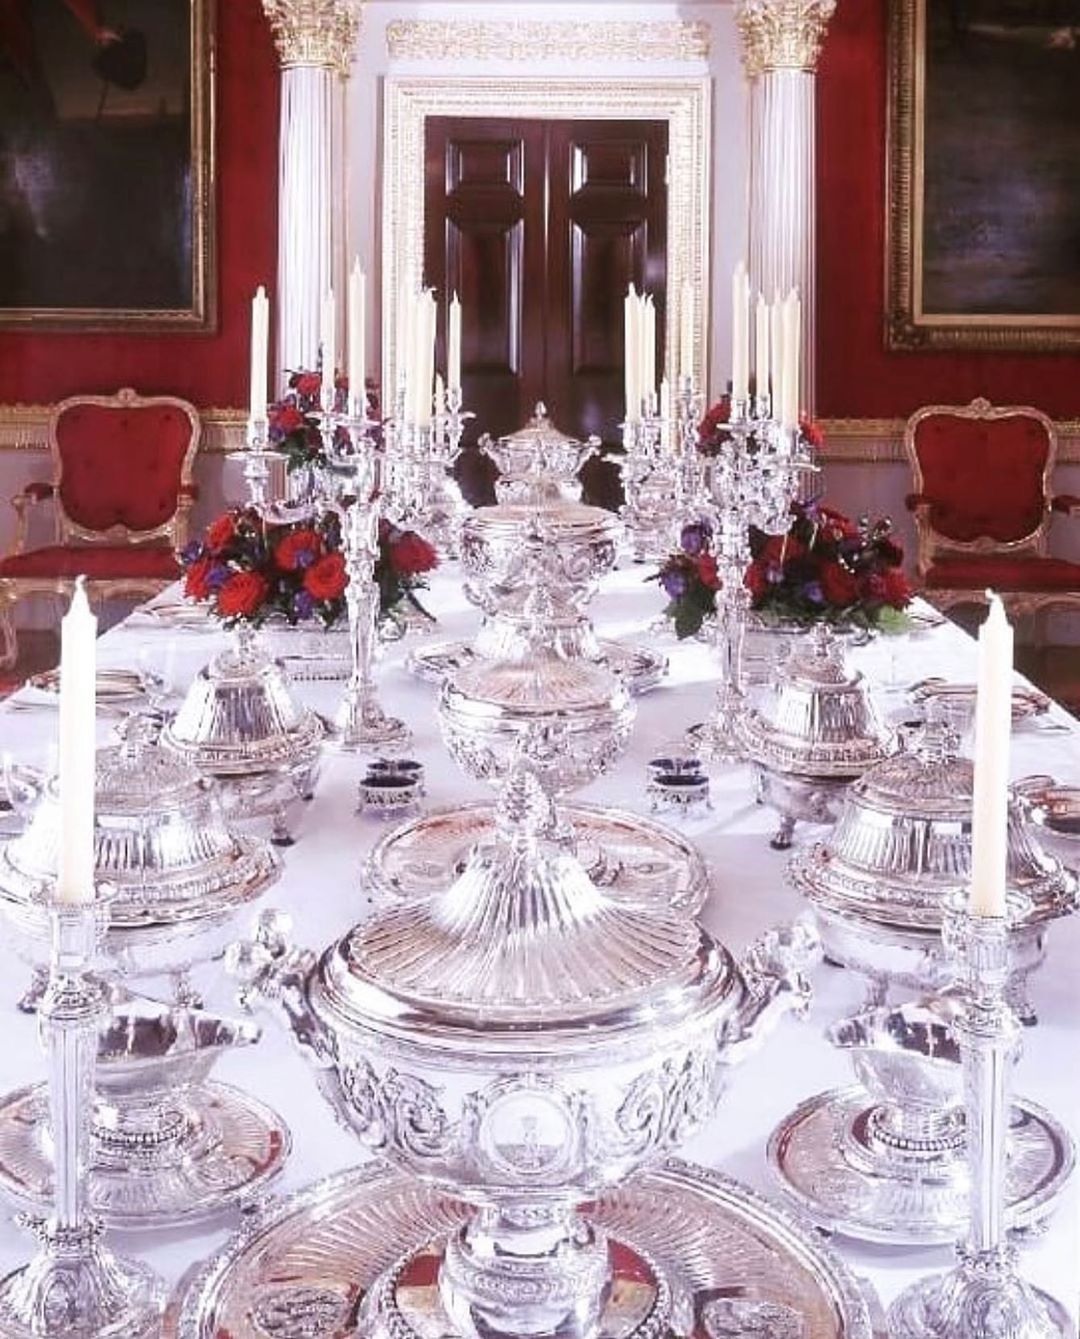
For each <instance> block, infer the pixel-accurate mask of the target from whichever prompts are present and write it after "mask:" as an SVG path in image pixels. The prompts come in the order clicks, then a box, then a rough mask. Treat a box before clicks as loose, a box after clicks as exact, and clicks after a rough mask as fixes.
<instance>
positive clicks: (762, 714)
mask: <svg viewBox="0 0 1080 1339" xmlns="http://www.w3.org/2000/svg"><path fill="white" fill-rule="evenodd" d="M742 729H743V738H744V741H745V744H746V747H747V751H748V752H749V754H750V757H751V758H752V759H753V760H754V761H755V762H757V763H760V764H761V765H762V766H764V767H767V768H770V769H773V770H775V771H778V772H786V773H795V774H797V775H799V776H812V777H833V776H835V777H854V776H858V775H859V774H860V773H862V772H864V771H865V770H866V769H867V768H868V767H870V766H871V765H872V764H874V763H876V762H879V761H880V760H881V759H882V758H884V757H885V756H886V755H887V754H888V753H889V751H890V749H891V747H892V742H893V741H892V735H891V733H890V732H889V730H888V729H887V728H886V727H885V726H884V725H883V724H882V722H881V720H880V718H879V717H878V714H877V711H876V709H875V707H874V704H873V700H872V699H871V697H870V693H869V691H868V688H867V684H866V681H865V679H864V678H863V676H862V674H861V673H859V672H858V671H856V672H855V673H851V672H849V670H848V669H847V667H846V666H845V664H844V657H843V654H842V651H841V649H840V646H839V643H838V642H837V640H836V638H835V637H833V636H832V634H831V632H830V631H829V629H828V628H827V627H826V626H825V624H823V623H819V624H817V625H816V626H815V627H814V629H813V630H812V632H811V635H810V636H809V637H806V638H803V639H801V640H800V642H799V644H798V645H797V646H796V647H795V648H794V649H793V650H792V652H791V654H790V655H789V656H788V658H787V660H786V661H785V663H784V665H783V666H782V668H781V670H780V676H779V681H778V683H777V688H776V692H775V694H774V695H773V697H772V699H771V700H770V701H769V703H768V704H767V705H766V706H765V707H764V708H762V709H760V710H756V711H752V712H750V713H748V714H747V716H746V719H745V721H744V723H743V727H742Z"/></svg>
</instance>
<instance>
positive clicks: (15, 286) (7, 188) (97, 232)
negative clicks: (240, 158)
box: [0, 0, 217, 334]
mask: <svg viewBox="0 0 1080 1339" xmlns="http://www.w3.org/2000/svg"><path fill="white" fill-rule="evenodd" d="M25 13H26V15H27V18H26V25H25V27H24V29H23V31H22V32H21V33H20V35H19V36H20V39H21V40H20V44H19V48H18V57H19V60H20V61H21V66H22V68H20V67H19V66H17V64H16V60H15V55H14V50H13V51H9V52H8V53H7V56H8V59H7V60H5V59H4V55H5V53H4V51H2V50H0V213H2V214H5V215H6V218H7V220H8V238H7V243H8V244H7V245H6V246H0V329H6V330H24V331H27V332H29V331H31V330H33V331H38V330H59V331H124V332H127V333H136V332H142V331H146V332H161V331H167V332H172V333H177V334H180V333H203V332H205V333H209V332H211V331H213V330H214V329H215V328H216V324H217V274H216V236H215V232H216V229H215V193H216V185H215V162H214V156H215V155H214V82H215V44H214V43H215V39H214V26H215V0H124V3H123V4H122V5H118V4H115V3H113V0H101V3H100V5H99V6H98V11H97V14H98V17H99V18H100V26H96V27H93V26H91V25H92V24H94V23H95V22H96V21H95V20H93V19H90V18H88V17H87V16H88V14H89V13H90V7H88V6H86V5H82V4H80V5H75V4H69V3H68V0H49V2H48V3H44V4H35V5H34V6H33V7H32V9H31V7H29V6H27V7H26V10H25ZM121 23H122V24H123V26H121ZM2 36H3V34H2V33H0V39H2ZM12 40H13V39H12ZM5 77H6V79H7V83H6V84H5V82H4V80H5ZM12 220H14V222H12Z"/></svg>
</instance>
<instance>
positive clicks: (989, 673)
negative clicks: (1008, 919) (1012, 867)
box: [971, 591, 1013, 916]
mask: <svg viewBox="0 0 1080 1339" xmlns="http://www.w3.org/2000/svg"><path fill="white" fill-rule="evenodd" d="M987 598H988V599H989V602H990V609H989V612H988V613H987V616H986V621H985V622H984V623H983V625H982V627H981V628H980V629H979V678H978V694H977V697H976V701H975V781H974V796H973V801H972V814H971V911H972V914H973V915H975V916H1004V915H1005V857H1006V851H1007V847H1008V819H1009V749H1010V745H1011V743H1012V670H1013V630H1012V626H1011V625H1010V623H1009V620H1008V619H1007V618H1006V617H1005V606H1004V605H1003V604H1002V603H1001V600H1000V598H999V597H998V596H997V595H995V594H994V593H993V592H992V591H987Z"/></svg>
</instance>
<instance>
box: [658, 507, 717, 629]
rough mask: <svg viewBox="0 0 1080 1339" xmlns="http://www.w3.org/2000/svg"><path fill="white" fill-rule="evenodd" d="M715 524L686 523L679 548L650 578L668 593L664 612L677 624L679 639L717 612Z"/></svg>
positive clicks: (703, 522) (699, 626)
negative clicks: (712, 550) (713, 534)
mask: <svg viewBox="0 0 1080 1339" xmlns="http://www.w3.org/2000/svg"><path fill="white" fill-rule="evenodd" d="M711 545H712V527H711V526H710V525H709V524H708V522H707V521H694V522H692V523H691V524H690V525H684V526H683V528H682V534H681V535H680V536H679V551H678V552H677V553H673V554H672V555H671V557H670V558H668V559H667V561H666V562H665V563H664V565H663V566H662V567H661V568H660V571H659V572H657V573H656V575H655V576H654V577H652V578H651V579H652V580H653V581H659V583H660V585H661V586H662V587H663V588H664V593H665V594H666V595H667V597H668V605H667V608H666V609H665V610H664V613H665V614H666V615H667V616H668V618H670V619H671V620H672V621H673V622H674V624H675V632H676V635H677V636H678V637H679V639H680V640H682V638H684V637H693V636H694V635H695V633H697V632H699V631H700V630H701V625H702V623H704V621H705V619H706V618H707V617H708V616H709V615H710V614H715V613H716V592H717V591H718V590H719V589H720V578H719V576H718V575H717V571H716V559H715V558H714V557H713V555H712V553H711V551H710V549H711Z"/></svg>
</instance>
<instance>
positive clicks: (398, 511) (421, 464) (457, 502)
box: [386, 387, 473, 558]
mask: <svg viewBox="0 0 1080 1339" xmlns="http://www.w3.org/2000/svg"><path fill="white" fill-rule="evenodd" d="M472 417H473V414H472V413H471V412H469V411H468V410H466V409H464V408H463V407H462V398H461V388H460V387H452V388H451V389H450V390H448V391H447V392H446V396H445V400H443V401H441V402H440V403H438V404H436V405H435V412H434V414H433V415H432V417H431V421H430V422H429V423H426V424H425V423H416V422H413V421H411V420H409V419H407V417H406V415H405V396H404V391H403V390H399V392H398V397H397V403H396V405H395V413H394V415H393V417H392V418H391V420H390V421H389V423H388V424H387V432H388V437H389V442H390V444H391V450H390V451H388V453H387V456H388V465H389V468H388V470H387V477H386V488H387V493H388V495H389V497H390V499H391V505H392V506H393V509H394V514H395V519H397V520H398V521H399V522H400V524H401V525H403V526H405V527H407V528H409V529H415V530H418V531H419V532H420V533H421V534H423V535H425V536H426V538H427V539H429V540H430V541H431V543H432V544H433V545H434V546H435V548H436V549H437V550H438V551H439V554H440V555H441V556H443V557H448V558H449V557H456V555H457V549H458V530H459V527H460V523H461V520H462V517H463V516H464V514H465V512H466V511H467V510H468V508H467V504H466V502H465V500H464V498H463V497H462V495H461V490H460V489H459V488H458V485H457V483H456V482H455V480H454V478H453V477H452V475H451V470H452V469H453V467H454V464H455V463H456V461H457V459H458V457H459V456H460V455H461V439H462V436H463V434H464V432H465V426H466V424H467V423H468V421H469V420H470V419H471V418H472Z"/></svg>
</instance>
